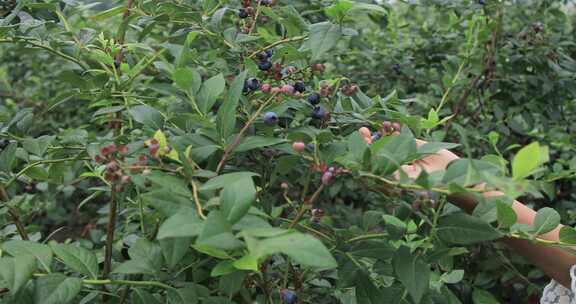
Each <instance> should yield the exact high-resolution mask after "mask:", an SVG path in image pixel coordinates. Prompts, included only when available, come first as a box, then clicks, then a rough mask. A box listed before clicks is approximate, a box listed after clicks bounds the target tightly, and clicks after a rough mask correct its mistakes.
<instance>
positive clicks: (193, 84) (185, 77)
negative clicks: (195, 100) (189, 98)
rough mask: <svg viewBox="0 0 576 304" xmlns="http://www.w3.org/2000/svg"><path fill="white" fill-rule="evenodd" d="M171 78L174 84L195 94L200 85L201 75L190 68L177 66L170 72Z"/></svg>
mask: <svg viewBox="0 0 576 304" xmlns="http://www.w3.org/2000/svg"><path fill="white" fill-rule="evenodd" d="M172 80H173V81H174V83H176V85H177V86H178V87H179V88H180V89H182V90H183V91H186V92H188V93H190V94H192V95H195V94H196V93H197V92H198V90H199V88H200V86H201V85H202V76H200V74H198V71H196V70H194V69H192V68H179V69H176V71H174V73H173V74H172Z"/></svg>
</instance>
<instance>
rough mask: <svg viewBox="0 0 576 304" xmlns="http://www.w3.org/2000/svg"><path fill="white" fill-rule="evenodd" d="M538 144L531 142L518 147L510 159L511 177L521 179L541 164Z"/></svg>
mask: <svg viewBox="0 0 576 304" xmlns="http://www.w3.org/2000/svg"><path fill="white" fill-rule="evenodd" d="M540 152H541V149H540V145H539V144H538V142H533V143H531V144H529V145H528V146H526V147H524V148H522V149H520V151H518V153H516V156H514V159H513V160H512V177H514V179H516V180H518V179H523V178H526V177H528V176H530V175H531V174H532V173H533V172H534V170H535V169H536V168H538V166H540V164H541V158H542V157H543V156H542V155H541V154H540Z"/></svg>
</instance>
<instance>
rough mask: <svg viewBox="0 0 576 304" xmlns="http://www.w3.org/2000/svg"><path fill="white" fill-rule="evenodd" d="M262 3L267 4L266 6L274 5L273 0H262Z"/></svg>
mask: <svg viewBox="0 0 576 304" xmlns="http://www.w3.org/2000/svg"><path fill="white" fill-rule="evenodd" d="M260 4H262V5H265V6H270V5H272V0H262V1H260Z"/></svg>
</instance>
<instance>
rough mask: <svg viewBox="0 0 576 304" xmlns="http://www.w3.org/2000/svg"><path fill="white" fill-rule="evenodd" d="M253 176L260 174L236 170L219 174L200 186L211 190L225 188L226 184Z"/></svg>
mask: <svg viewBox="0 0 576 304" xmlns="http://www.w3.org/2000/svg"><path fill="white" fill-rule="evenodd" d="M252 176H259V175H258V174H257V173H253V172H234V173H227V174H223V175H219V176H216V177H214V178H212V179H210V180H209V181H208V182H206V183H205V184H204V185H202V186H201V187H200V191H210V190H217V189H220V188H224V187H225V186H226V185H229V184H231V183H233V182H235V181H237V180H240V179H243V178H246V177H252Z"/></svg>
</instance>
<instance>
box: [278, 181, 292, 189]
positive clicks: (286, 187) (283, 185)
mask: <svg viewBox="0 0 576 304" xmlns="http://www.w3.org/2000/svg"><path fill="white" fill-rule="evenodd" d="M289 187H290V186H289V185H288V183H287V182H283V183H282V184H280V188H282V189H284V190H287V189H288V188H289Z"/></svg>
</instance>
